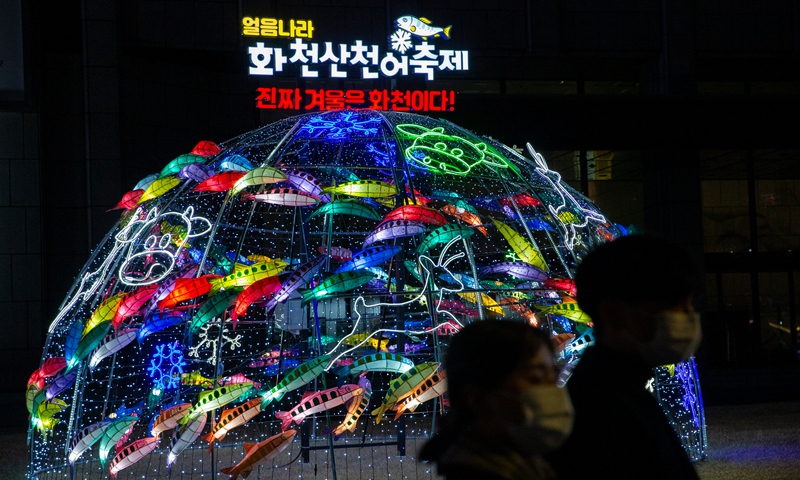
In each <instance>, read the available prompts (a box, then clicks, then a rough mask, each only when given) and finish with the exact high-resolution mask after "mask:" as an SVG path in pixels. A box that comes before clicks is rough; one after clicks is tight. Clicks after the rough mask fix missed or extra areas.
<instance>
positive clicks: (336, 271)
mask: <svg viewBox="0 0 800 480" xmlns="http://www.w3.org/2000/svg"><path fill="white" fill-rule="evenodd" d="M117 207H118V208H119V209H121V210H122V211H123V213H122V215H121V218H120V220H119V222H118V224H117V225H116V226H115V228H114V229H113V230H112V231H111V232H110V233H109V234H108V235H107V236H106V237H105V239H104V240H103V242H102V243H101V244H100V245H99V246H98V247H97V249H96V250H95V252H94V253H93V255H92V257H91V259H90V260H89V261H88V262H87V264H86V266H85V267H84V268H83V271H82V272H81V273H80V275H79V276H78V277H77V280H76V282H75V284H74V285H73V287H72V289H71V290H70V292H69V293H68V294H67V297H66V299H65V301H64V303H63V304H62V306H61V309H60V311H59V313H58V315H57V317H56V318H55V319H54V321H53V322H52V325H51V326H50V330H49V335H48V338H47V343H46V346H45V349H44V353H43V356H42V366H41V368H40V369H39V370H37V371H36V372H34V374H33V375H32V376H31V379H30V381H29V383H28V390H27V395H26V397H27V398H26V401H27V406H28V410H29V412H30V413H31V423H30V435H29V439H30V453H31V463H30V474H31V476H32V477H35V478H39V479H49V478H53V479H55V478H64V477H66V478H101V477H103V476H104V475H109V474H114V475H116V476H118V477H125V478H127V477H128V476H133V475H137V476H138V477H137V478H145V477H146V478H167V476H168V475H169V474H170V473H171V475H172V476H173V478H181V479H184V478H200V477H201V475H202V476H203V478H226V477H225V475H224V474H231V475H245V474H246V473H249V472H250V471H251V470H257V471H258V475H259V476H258V478H297V477H302V476H314V475H318V474H319V475H323V477H325V478H337V475H338V476H339V477H340V478H351V479H352V478H376V477H377V478H381V477H386V476H388V475H389V474H391V475H392V476H396V475H400V476H401V477H400V478H404V477H405V476H408V475H411V474H413V475H414V477H415V478H416V477H432V476H434V475H433V473H432V472H431V471H430V470H431V469H430V467H429V466H428V465H425V464H420V463H418V462H416V460H415V452H416V450H417V449H418V448H419V447H421V445H422V444H424V442H425V440H426V439H427V438H428V437H429V436H430V434H431V432H432V430H433V429H434V428H435V424H436V421H437V419H438V418H440V416H441V415H442V414H443V413H444V412H446V410H447V400H446V393H445V391H446V388H447V387H446V372H444V371H443V370H442V367H441V363H442V361H443V359H444V357H445V356H446V354H447V344H448V341H449V338H450V336H451V335H452V334H453V333H455V332H456V331H458V330H459V329H460V328H461V327H462V326H463V325H465V324H467V323H470V322H474V321H482V320H487V319H495V320H503V321H520V322H529V323H531V324H534V325H539V326H540V327H542V328H544V329H546V330H548V331H550V332H551V333H552V335H553V337H554V338H555V339H556V340H557V341H558V343H559V345H560V346H559V352H560V355H561V357H562V358H561V362H562V364H564V365H565V366H566V368H565V369H564V373H563V374H562V377H561V380H562V381H566V380H567V378H568V375H569V372H570V371H571V366H572V364H574V363H575V362H576V361H577V360H578V359H579V357H580V354H581V352H582V350H583V348H584V347H585V346H586V345H587V344H589V343H591V342H592V328H591V322H590V319H589V318H587V316H586V315H585V314H583V313H582V312H581V311H580V309H579V308H578V307H577V304H576V303H575V301H574V300H573V297H574V293H575V292H574V284H573V282H572V281H571V277H572V272H573V271H574V269H575V266H576V265H577V264H578V262H579V261H580V259H581V257H582V255H584V253H585V252H586V251H587V250H588V249H590V248H592V247H593V246H594V245H597V244H598V243H600V242H604V241H608V240H611V239H613V238H615V237H618V236H620V235H625V234H626V233H627V231H626V229H625V228H623V227H622V226H620V225H616V224H614V223H612V222H610V221H608V220H606V218H605V217H604V216H603V215H602V214H601V213H600V212H599V211H598V209H597V207H596V206H595V205H594V204H593V203H592V202H591V201H589V200H588V199H587V198H586V197H584V196H583V195H581V194H580V193H578V192H576V191H575V190H574V189H572V188H571V187H569V186H568V185H567V184H566V183H564V182H563V181H561V178H560V176H559V175H558V174H557V173H556V172H554V171H552V170H549V169H548V167H547V164H546V162H545V160H544V159H543V158H542V156H541V155H539V154H538V153H536V152H535V151H534V150H533V148H531V147H530V146H529V147H528V151H526V152H522V151H518V150H516V149H513V148H509V147H507V146H505V145H503V144H501V143H498V142H496V141H495V140H493V139H491V138H485V137H481V136H479V135H477V134H475V133H472V132H470V131H468V130H465V129H464V128H461V127H459V126H457V125H454V124H452V123H449V122H447V121H444V120H435V119H432V118H428V117H424V116H420V115H414V114H408V113H399V112H377V111H370V110H364V111H360V110H359V111H355V110H347V111H332V112H325V113H314V114H308V115H303V116H297V117H292V118H287V119H285V120H282V121H279V122H276V123H273V124H271V125H268V126H266V127H263V128H260V129H258V130H254V131H252V132H249V133H246V134H244V135H241V136H240V137H237V138H234V139H232V140H230V141H227V142H224V143H222V144H220V145H216V144H214V143H211V142H206V141H204V142H200V143H199V144H198V145H197V146H196V147H195V148H194V150H193V151H192V152H191V153H187V154H184V155H180V156H179V157H177V158H175V159H174V160H172V161H170V162H168V163H167V164H166V166H165V167H164V168H163V169H162V170H161V172H159V173H156V174H153V175H150V176H148V177H147V178H145V179H143V180H142V181H141V182H139V184H138V185H136V186H135V188H134V189H133V190H131V191H130V192H128V193H127V194H125V196H124V197H123V199H122V200H121V201H120V203H119V205H118V206H117ZM479 354H480V352H476V355H479ZM486 361H487V362H491V361H492V359H491V358H487V359H486ZM620 368H624V366H620ZM611 373H613V372H610V374H611ZM649 387H650V388H651V389H652V390H653V392H654V394H658V396H659V400H660V402H661V404H662V406H663V407H664V408H665V409H666V410H668V411H669V414H670V417H671V418H673V419H674V422H675V424H674V425H675V428H676V430H677V431H678V432H679V434H680V435H681V437H682V439H683V441H684V445H685V446H686V448H687V451H688V452H689V454H690V456H691V457H693V458H695V459H697V458H700V457H701V456H703V454H704V449H705V437H704V430H705V429H704V424H703V421H704V420H703V410H702V400H701V398H700V391H699V385H698V383H697V376H696V371H695V367H694V362H693V360H690V361H689V362H686V363H684V364H680V365H677V366H672V367H670V368H659V369H656V370H655V371H654V380H653V381H652V382H651V384H650V385H649ZM443 393H445V394H444V395H442V394H443ZM598 414H602V412H598ZM620 455H621V456H623V455H625V452H620ZM589 468H590V467H589ZM220 472H222V473H220ZM178 475H180V476H178Z"/></svg>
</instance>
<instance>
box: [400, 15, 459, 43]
mask: <svg viewBox="0 0 800 480" xmlns="http://www.w3.org/2000/svg"><path fill="white" fill-rule="evenodd" d="M395 23H396V24H397V26H398V27H399V28H400V29H401V30H405V31H406V32H409V33H410V34H412V35H415V36H417V37H421V38H422V39H423V40H427V39H428V37H437V38H438V37H441V38H444V39H445V40H450V29H451V28H453V26H452V25H448V26H446V27H444V28H442V27H434V26H433V25H431V21H430V20H428V19H427V18H425V17H420V18H417V17H415V16H413V15H404V16H402V17H400V18H398V19H397V20H395Z"/></svg>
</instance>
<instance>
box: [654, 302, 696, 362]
mask: <svg viewBox="0 0 800 480" xmlns="http://www.w3.org/2000/svg"><path fill="white" fill-rule="evenodd" d="M655 319H656V334H655V336H654V337H653V339H652V340H650V341H649V342H647V343H644V344H639V345H638V350H639V353H640V354H641V355H642V357H644V359H645V360H647V361H648V362H649V363H650V365H652V366H654V367H657V366H660V365H671V364H673V363H678V362H682V361H684V360H688V359H689V357H691V356H692V355H694V352H695V351H696V350H697V347H698V346H699V345H700V340H701V339H702V338H703V335H702V333H701V331H700V314H699V313H696V312H693V313H681V312H661V313H659V314H657V315H656V316H655Z"/></svg>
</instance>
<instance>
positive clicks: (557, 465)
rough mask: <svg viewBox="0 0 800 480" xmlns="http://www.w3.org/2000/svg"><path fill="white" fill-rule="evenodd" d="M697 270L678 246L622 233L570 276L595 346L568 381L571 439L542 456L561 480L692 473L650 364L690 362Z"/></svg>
mask: <svg viewBox="0 0 800 480" xmlns="http://www.w3.org/2000/svg"><path fill="white" fill-rule="evenodd" d="M699 281H700V270H699V267H698V265H697V263H696V262H695V260H694V258H693V257H692V255H691V254H689V253H688V252H687V251H685V250H684V249H683V248H681V247H678V246H676V245H673V244H671V243H668V242H665V241H663V240H659V239H655V238H652V237H647V236H640V235H636V236H629V237H623V238H620V239H618V240H615V241H613V242H610V243H606V244H602V245H600V246H599V247H597V248H596V249H595V250H594V251H592V252H590V253H589V254H587V255H586V257H585V258H584V260H583V261H582V262H581V263H580V265H579V266H578V271H577V272H576V275H575V284H576V289H577V299H578V304H579V306H580V307H581V309H582V310H583V311H584V312H586V313H587V314H588V315H589V316H591V318H592V321H593V323H594V328H595V339H596V343H595V345H593V346H591V347H589V348H587V349H586V351H585V352H584V355H583V357H582V358H581V360H580V362H579V363H578V365H577V366H576V367H575V370H574V373H573V375H572V378H570V379H569V381H568V383H567V389H568V390H569V393H570V397H571V399H572V403H573V405H574V408H575V424H574V427H573V430H572V435H571V436H570V438H569V439H568V440H567V441H566V442H565V443H564V444H563V445H562V446H561V448H560V449H559V450H558V451H556V452H554V453H552V454H550V455H548V456H547V459H548V461H549V462H550V464H551V465H552V467H553V468H554V470H555V471H556V473H557V475H558V478H559V480H572V479H581V480H585V479H587V478H609V479H665V480H666V479H669V480H682V479H697V478H698V477H697V474H696V473H695V470H694V467H693V465H692V464H691V462H690V461H689V458H688V456H687V454H686V452H685V450H684V448H683V446H682V445H681V442H680V441H679V439H678V436H677V434H676V433H675V431H674V429H673V428H672V427H671V426H670V424H669V422H668V420H667V418H666V416H665V415H664V412H663V410H662V409H661V407H660V406H659V404H658V402H657V401H656V399H655V398H654V396H653V395H652V394H651V393H650V392H649V391H648V390H647V389H645V385H646V383H647V381H648V380H649V379H650V378H652V377H653V370H652V369H653V367H656V366H660V365H669V364H674V363H678V362H680V361H683V360H686V359H688V358H689V357H690V356H691V355H693V354H694V351H695V350H696V349H697V346H698V344H699V343H700V318H699V315H698V314H697V313H696V312H695V310H694V306H693V304H692V301H693V294H694V293H695V291H696V288H697V286H698V282H699Z"/></svg>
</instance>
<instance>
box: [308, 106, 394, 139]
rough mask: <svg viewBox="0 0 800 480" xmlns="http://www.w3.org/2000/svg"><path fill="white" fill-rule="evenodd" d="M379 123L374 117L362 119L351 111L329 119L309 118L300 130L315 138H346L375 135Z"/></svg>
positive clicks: (321, 117) (328, 117)
mask: <svg viewBox="0 0 800 480" xmlns="http://www.w3.org/2000/svg"><path fill="white" fill-rule="evenodd" d="M379 124H380V121H379V120H378V119H376V118H374V117H367V118H363V117H361V116H360V115H359V114H358V113H356V112H353V111H342V112H339V114H338V115H337V116H336V117H334V118H333V119H330V115H325V116H324V117H323V116H322V115H316V116H313V117H311V119H310V120H308V122H306V124H305V125H303V126H302V127H301V128H302V130H305V131H306V132H308V133H309V134H311V135H313V136H315V137H321V136H323V134H324V135H325V137H326V138H331V139H333V138H347V137H350V136H351V135H354V134H359V135H364V136H366V135H377V134H378V125H379Z"/></svg>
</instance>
